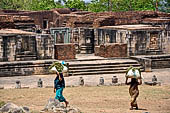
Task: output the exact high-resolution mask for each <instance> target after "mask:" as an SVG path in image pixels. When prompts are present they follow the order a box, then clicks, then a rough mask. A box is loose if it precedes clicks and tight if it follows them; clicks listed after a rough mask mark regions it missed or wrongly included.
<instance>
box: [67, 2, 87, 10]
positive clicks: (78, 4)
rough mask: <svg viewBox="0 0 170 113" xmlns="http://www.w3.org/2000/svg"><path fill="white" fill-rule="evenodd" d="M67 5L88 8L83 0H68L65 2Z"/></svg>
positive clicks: (68, 6)
mask: <svg viewBox="0 0 170 113" xmlns="http://www.w3.org/2000/svg"><path fill="white" fill-rule="evenodd" d="M65 6H66V7H67V8H76V9H82V10H87V7H86V5H85V2H84V1H83V0H67V1H66V2H65Z"/></svg>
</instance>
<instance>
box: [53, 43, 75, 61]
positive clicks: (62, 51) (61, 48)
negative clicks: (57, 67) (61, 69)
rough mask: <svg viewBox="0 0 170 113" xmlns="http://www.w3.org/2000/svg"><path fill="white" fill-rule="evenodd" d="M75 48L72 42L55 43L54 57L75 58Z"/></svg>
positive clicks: (61, 58)
mask: <svg viewBox="0 0 170 113" xmlns="http://www.w3.org/2000/svg"><path fill="white" fill-rule="evenodd" d="M75 56H76V49H75V45H74V44H56V45H55V59H57V60H67V59H75Z"/></svg>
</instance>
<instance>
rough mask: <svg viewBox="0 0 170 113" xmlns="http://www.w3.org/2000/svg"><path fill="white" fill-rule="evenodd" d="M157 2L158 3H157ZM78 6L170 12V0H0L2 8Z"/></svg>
mask: <svg viewBox="0 0 170 113" xmlns="http://www.w3.org/2000/svg"><path fill="white" fill-rule="evenodd" d="M62 3H63V4H62ZM156 3H157V5H156ZM64 7H67V8H77V9H81V10H88V11H92V12H104V11H108V9H111V10H112V11H143V10H153V11H154V10H156V9H157V8H158V9H159V10H160V11H164V12H170V0H91V2H89V3H85V2H84V1H83V0H58V1H56V2H54V0H0V9H15V10H35V11H37V10H50V9H53V8H64Z"/></svg>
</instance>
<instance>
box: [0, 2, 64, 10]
mask: <svg viewBox="0 0 170 113" xmlns="http://www.w3.org/2000/svg"><path fill="white" fill-rule="evenodd" d="M62 7H63V6H61V4H56V3H55V2H54V0H1V1H0V8H1V9H15V10H35V11H36V10H50V9H53V8H62Z"/></svg>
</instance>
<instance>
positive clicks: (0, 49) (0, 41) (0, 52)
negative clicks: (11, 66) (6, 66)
mask: <svg viewBox="0 0 170 113" xmlns="http://www.w3.org/2000/svg"><path fill="white" fill-rule="evenodd" d="M3 47H4V46H3V37H2V36H0V61H3Z"/></svg>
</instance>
